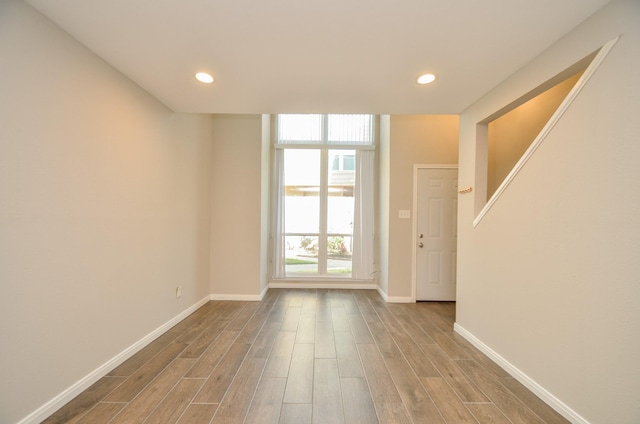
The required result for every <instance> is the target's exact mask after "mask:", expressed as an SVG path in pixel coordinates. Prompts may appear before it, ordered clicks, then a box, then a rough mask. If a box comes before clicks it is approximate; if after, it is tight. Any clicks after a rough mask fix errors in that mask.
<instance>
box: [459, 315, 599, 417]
mask: <svg viewBox="0 0 640 424" xmlns="http://www.w3.org/2000/svg"><path fill="white" fill-rule="evenodd" d="M453 331H455V332H456V333H458V334H460V335H461V336H462V337H464V338H465V339H466V340H467V341H469V343H471V344H472V345H474V346H475V347H477V348H478V349H479V350H480V351H481V352H482V353H484V354H485V355H487V356H488V357H489V358H490V359H491V360H492V361H493V362H495V363H496V364H498V365H499V366H500V367H501V368H502V369H504V370H505V371H506V372H508V373H509V374H510V375H511V376H512V377H513V378H515V379H516V380H518V381H519V382H520V383H522V384H523V385H524V386H525V387H527V388H528V389H529V390H531V391H532V392H533V393H534V394H535V395H536V396H538V397H539V398H540V399H542V400H543V401H544V402H545V403H546V404H547V405H549V406H550V407H552V408H553V409H554V410H556V412H558V413H559V414H560V415H562V416H563V417H565V418H566V419H567V420H569V421H570V422H571V423H573V424H589V421H587V420H586V419H584V418H583V417H582V416H580V415H579V414H578V413H577V412H576V411H574V410H573V409H571V408H569V406H567V404H565V403H564V402H562V401H561V400H560V399H558V398H557V397H555V396H554V395H553V394H551V393H550V392H549V391H547V390H546V389H545V388H544V387H542V386H541V385H540V384H538V383H537V382H536V381H535V380H533V379H532V378H531V377H529V376H528V375H526V374H525V373H524V372H522V371H520V370H519V369H518V368H516V367H515V366H514V365H513V364H511V363H510V362H509V361H507V360H506V359H505V358H503V357H502V356H500V354H498V353H497V352H496V351H495V350H493V349H491V348H490V347H489V346H487V345H486V344H484V343H483V342H482V341H480V339H478V338H477V337H476V336H474V335H473V334H471V333H470V332H469V331H467V330H465V329H464V328H463V327H462V326H460V325H459V324H457V323H455V324H453Z"/></svg>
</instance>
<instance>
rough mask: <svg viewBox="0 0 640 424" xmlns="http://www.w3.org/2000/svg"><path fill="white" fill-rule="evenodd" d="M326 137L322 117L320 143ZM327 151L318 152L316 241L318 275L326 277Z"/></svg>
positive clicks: (325, 125) (324, 141) (323, 118)
mask: <svg viewBox="0 0 640 424" xmlns="http://www.w3.org/2000/svg"><path fill="white" fill-rule="evenodd" d="M327 137H328V120H327V116H326V115H323V116H322V142H323V143H326V142H327ZM328 170H329V151H328V150H327V149H322V150H321V151H320V238H319V240H318V274H320V275H327V204H328V199H327V197H328V194H329V172H328Z"/></svg>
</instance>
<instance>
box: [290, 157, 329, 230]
mask: <svg viewBox="0 0 640 424" xmlns="http://www.w3.org/2000/svg"><path fill="white" fill-rule="evenodd" d="M284 185H285V201H284V202H285V204H284V229H285V233H316V234H317V233H319V229H320V151H319V150H315V149H311V150H304V149H286V150H285V152H284Z"/></svg>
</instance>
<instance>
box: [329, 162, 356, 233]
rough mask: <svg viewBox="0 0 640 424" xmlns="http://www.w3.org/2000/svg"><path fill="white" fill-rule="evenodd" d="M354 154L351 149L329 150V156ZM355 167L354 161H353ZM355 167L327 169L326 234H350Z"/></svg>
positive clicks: (353, 205) (353, 204) (353, 202)
mask: <svg viewBox="0 0 640 424" xmlns="http://www.w3.org/2000/svg"><path fill="white" fill-rule="evenodd" d="M349 155H355V152H354V151H353V150H330V151H329V157H330V158H331V157H339V156H340V157H343V158H344V157H345V156H349ZM353 165H354V168H355V161H354V164H353ZM354 185H355V169H351V170H338V171H336V170H333V169H329V190H328V194H329V197H328V199H327V234H340V235H352V234H353V213H354V207H355V201H354V197H353V193H354Z"/></svg>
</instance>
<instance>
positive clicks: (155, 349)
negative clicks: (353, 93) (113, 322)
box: [45, 289, 568, 424]
mask: <svg viewBox="0 0 640 424" xmlns="http://www.w3.org/2000/svg"><path fill="white" fill-rule="evenodd" d="M454 318H455V304H454V303H448V302H444V303H440V302H427V303H417V304H387V303H385V302H384V301H383V300H382V299H381V298H380V296H379V295H378V294H377V292H376V291H374V290H286V289H271V290H269V292H268V293H267V295H266V297H265V299H264V300H263V301H262V302H231V301H216V302H209V303H208V304H206V305H205V306H203V307H202V308H200V309H198V310H197V311H196V312H194V313H193V314H192V315H190V316H189V317H187V318H186V319H185V320H183V321H182V322H180V323H179V324H178V325H176V326H175V327H174V328H172V329H171V330H169V331H168V332H167V333H165V334H164V335H162V336H161V337H159V338H158V339H157V340H155V341H154V342H153V343H151V344H150V345H148V346H147V347H145V348H144V349H142V350H141V351H140V352H138V353H137V354H136V355H134V356H133V357H132V358H130V359H129V360H128V361H126V362H125V363H123V364H122V365H120V366H119V367H117V368H116V369H115V370H113V371H112V372H111V373H109V375H107V376H105V377H104V378H102V379H101V380H100V381H98V382H97V383H95V384H94V385H93V386H92V387H90V388H89V389H87V390H86V391H85V392H83V393H82V394H80V395H79V396H78V397H77V398H75V399H74V400H72V401H71V402H69V403H68V404H67V405H65V406H64V407H63V408H61V409H60V410H59V411H57V412H56V413H55V414H53V415H52V416H51V417H49V418H48V419H47V420H45V423H91V424H100V423H110V424H115V423H189V424H199V423H225V424H233V423H238V424H241V423H245V424H263V423H264V424H266V423H274V424H277V423H280V424H285V423H293V424H306V423H314V424H321V423H327V424H340V423H345V424H350V423H354V424H368V423H381V424H387V423H388V424H403V423H441V424H442V423H447V424H451V423H455V424H458V423H463V424H464V423H475V424H485V423H511V424H520V423H549V424H558V423H567V422H568V421H566V420H565V419H564V418H562V417H561V416H560V415H558V414H557V413H556V412H555V411H553V410H552V409H551V408H550V407H549V406H547V405H546V404H544V403H543V402H542V401H541V400H540V399H538V398H537V397H536V396H534V395H533V394H532V393H531V392H530V391H528V390H527V389H526V388H525V387H524V386H522V385H521V384H520V383H518V382H517V381H516V380H514V379H513V378H512V377H510V376H509V375H508V374H507V373H506V372H505V371H503V370H502V369H501V368H500V367H498V366H497V365H496V364H494V363H493V362H491V361H490V360H489V359H488V358H487V357H486V356H484V355H483V354H482V353H480V352H479V351H478V350H477V349H475V348H474V347H473V346H472V345H471V344H469V343H468V342H467V341H466V340H464V339H463V338H462V337H460V336H459V335H457V334H454V333H453V322H454Z"/></svg>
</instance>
